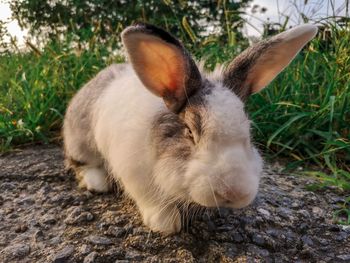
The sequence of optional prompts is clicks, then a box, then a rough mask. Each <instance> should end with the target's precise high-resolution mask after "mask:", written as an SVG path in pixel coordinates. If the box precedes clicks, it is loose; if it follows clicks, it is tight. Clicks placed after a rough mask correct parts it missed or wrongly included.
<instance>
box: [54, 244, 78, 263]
mask: <svg viewBox="0 0 350 263" xmlns="http://www.w3.org/2000/svg"><path fill="white" fill-rule="evenodd" d="M73 252H74V246H73V245H67V246H65V247H64V248H62V249H61V250H60V251H58V253H57V254H56V255H55V256H54V258H53V262H54V263H65V262H68V259H69V258H70V256H71V255H72V254H73Z"/></svg>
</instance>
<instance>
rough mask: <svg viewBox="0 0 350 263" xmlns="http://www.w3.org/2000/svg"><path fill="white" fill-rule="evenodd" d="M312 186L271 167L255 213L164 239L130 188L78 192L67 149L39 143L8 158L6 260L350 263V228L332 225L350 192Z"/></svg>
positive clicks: (222, 213) (200, 217)
mask: <svg viewBox="0 0 350 263" xmlns="http://www.w3.org/2000/svg"><path fill="white" fill-rule="evenodd" d="M310 183H312V181H311V179H309V178H300V177H293V176H288V175H281V174H278V173H277V172H276V171H275V169H274V168H271V167H268V168H266V171H265V173H264V175H263V178H262V183H261V190H260V193H259V195H258V197H257V199H256V201H255V202H254V204H253V205H251V206H250V207H249V208H246V209H242V210H230V209H220V210H219V211H217V210H215V209H213V210H210V211H206V212H202V213H198V214H197V215H196V216H195V217H194V218H192V217H191V218H190V219H191V220H186V227H185V230H184V231H182V232H181V233H179V234H177V235H174V236H170V237H163V236H161V235H159V234H157V233H152V232H150V231H149V230H148V229H147V228H146V227H144V226H143V225H142V223H141V219H140V216H139V214H138V212H137V210H136V208H135V206H134V204H133V203H132V202H131V201H130V200H127V199H126V198H125V197H123V195H122V194H121V192H119V193H118V192H116V193H113V194H104V195H96V194H92V193H90V192H88V191H82V190H79V189H78V188H77V184H76V182H75V180H74V176H73V175H72V174H70V173H67V172H65V171H64V167H63V156H62V151H61V149H60V147H58V146H55V145H48V146H32V147H30V148H26V149H24V150H21V151H18V152H12V153H9V154H6V155H2V156H0V222H1V223H0V262H86V263H87V262H135V261H136V262H139V261H142V262H350V227H345V226H341V225H337V224H334V223H333V211H334V209H335V208H337V207H338V205H339V204H340V203H341V202H344V194H341V193H338V194H337V193H336V192H335V191H332V189H328V190H327V189H326V190H324V191H322V192H319V193H313V192H310V191H307V190H305V186H306V185H307V184H310ZM188 221H191V222H190V223H189V224H187V222H188Z"/></svg>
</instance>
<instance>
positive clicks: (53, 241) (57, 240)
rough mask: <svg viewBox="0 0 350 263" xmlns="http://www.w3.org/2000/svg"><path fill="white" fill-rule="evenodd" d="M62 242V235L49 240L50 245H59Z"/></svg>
mask: <svg viewBox="0 0 350 263" xmlns="http://www.w3.org/2000/svg"><path fill="white" fill-rule="evenodd" d="M61 242H62V239H61V237H53V238H51V239H50V240H49V243H50V245H58V244H60V243H61Z"/></svg>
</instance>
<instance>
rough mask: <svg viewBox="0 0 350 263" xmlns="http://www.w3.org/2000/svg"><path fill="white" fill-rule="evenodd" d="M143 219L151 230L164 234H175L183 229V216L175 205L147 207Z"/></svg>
mask: <svg viewBox="0 0 350 263" xmlns="http://www.w3.org/2000/svg"><path fill="white" fill-rule="evenodd" d="M143 221H144V223H145V225H147V226H148V227H149V228H150V229H151V230H153V231H156V232H162V233H164V234H173V233H177V232H179V231H180V230H181V216H180V212H179V210H178V209H177V207H176V206H175V205H169V206H168V207H166V208H164V207H158V206H156V207H152V208H148V209H145V210H144V211H143Z"/></svg>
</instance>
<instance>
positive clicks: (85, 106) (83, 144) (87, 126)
mask: <svg viewBox="0 0 350 263" xmlns="http://www.w3.org/2000/svg"><path fill="white" fill-rule="evenodd" d="M125 68H126V65H125V64H113V65H111V66H109V67H108V68H106V69H104V70H102V71H101V72H100V73H98V74H97V76H96V77H95V78H93V79H92V80H90V81H89V82H88V83H87V84H86V85H85V86H84V87H82V88H81V89H80V90H79V91H78V92H77V94H76V95H75V96H74V97H73V99H72V100H71V102H70V104H69V106H68V108H67V112H66V115H65V119H64V125H63V135H64V148H65V150H64V151H65V154H66V157H67V158H68V159H74V161H75V162H79V163H86V162H89V160H90V159H91V158H90V157H91V156H94V157H95V156H96V154H97V148H96V145H95V142H94V139H93V134H92V131H93V129H92V127H91V125H92V112H93V108H94V104H95V102H96V100H97V99H98V98H99V96H100V95H101V94H102V93H103V91H104V90H105V88H106V87H108V84H109V83H110V82H112V80H113V79H115V78H116V76H117V75H118V74H120V73H121V72H122V71H123V70H124V69H125ZM70 142H71V143H73V144H74V146H73V145H72V146H71V145H70ZM73 148H77V149H79V152H80V153H84V155H85V158H82V157H81V156H80V157H77V156H74V151H73V150H71V149H73ZM72 155H73V156H72Z"/></svg>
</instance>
